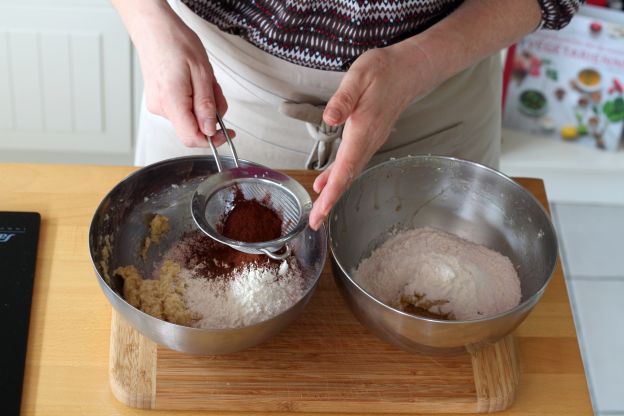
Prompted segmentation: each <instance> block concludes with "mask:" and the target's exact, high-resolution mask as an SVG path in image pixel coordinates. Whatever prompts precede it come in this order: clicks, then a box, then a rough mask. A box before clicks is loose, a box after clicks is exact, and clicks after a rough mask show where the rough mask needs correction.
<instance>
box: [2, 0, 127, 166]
mask: <svg viewBox="0 0 624 416" xmlns="http://www.w3.org/2000/svg"><path fill="white" fill-rule="evenodd" d="M132 74H133V70H132V55H131V44H130V40H129V37H128V35H127V33H126V31H125V29H124V27H123V25H122V23H121V20H120V19H119V17H118V16H117V14H116V13H115V11H114V10H113V8H112V7H111V6H110V5H109V3H108V2H106V1H95V0H93V1H87V0H83V1H71V0H65V1H63V0H59V1H55V2H50V1H45V0H41V1H34V0H28V1H18V0H15V1H7V0H0V158H1V159H2V160H6V159H7V158H6V157H4V158H2V153H4V154H5V156H6V155H18V154H20V155H24V154H28V153H31V152H33V153H39V154H42V153H43V154H45V152H51V154H55V155H57V159H51V160H58V155H66V156H67V158H66V159H68V161H76V160H75V159H76V156H78V155H81V156H87V157H86V159H87V160H86V161H88V162H92V161H97V160H100V159H99V158H97V157H89V155H109V156H110V157H111V158H112V160H128V161H129V160H131V154H132V147H133V139H132V121H133V108H132V100H133V97H132V95H133V94H132V87H131V86H132ZM72 156H73V158H72ZM17 159H25V158H24V157H18V158H17ZM39 159H40V158H39ZM61 159H62V158H61ZM64 161H65V160H64ZM102 161H104V162H105V161H106V159H105V158H104V159H102Z"/></svg>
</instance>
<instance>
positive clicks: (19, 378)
mask: <svg viewBox="0 0 624 416" xmlns="http://www.w3.org/2000/svg"><path fill="white" fill-rule="evenodd" d="M40 222H41V216H40V215H39V214H38V213H35V212H0V325H1V326H0V327H1V328H2V332H3V334H2V342H0V406H1V409H2V410H1V413H2V414H3V415H7V416H8V415H11V416H12V415H19V413H20V403H21V399H22V385H23V382H24V366H25V362H26V347H27V345H28V324H29V322H30V305H31V303H32V294H33V283H34V277H35V263H36V260H37V242H38V240H39V225H40Z"/></svg>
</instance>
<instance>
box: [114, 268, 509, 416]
mask: <svg viewBox="0 0 624 416" xmlns="http://www.w3.org/2000/svg"><path fill="white" fill-rule="evenodd" d="M110 352H111V354H110V383H111V388H112V391H113V393H114V395H115V397H117V399H118V400H120V401H121V402H122V403H125V404H126V405H128V406H132V407H138V408H145V409H177V410H213V411H225V410H227V411H250V412H268V411H290V412H351V413H363V412H366V413H377V412H379V413H420V412H423V413H475V412H493V411H498V410H503V409H506V408H507V407H508V406H510V405H511V404H512V403H513V400H514V397H515V394H516V389H517V387H518V383H519V365H518V358H517V354H516V347H515V342H514V339H513V337H512V336H511V335H510V336H508V337H506V338H505V339H503V340H501V341H499V342H497V343H496V344H493V345H490V346H487V347H485V348H484V349H481V350H479V351H477V352H472V353H465V354H462V355H457V356H443V357H440V356H428V355H419V354H410V353H407V352H403V351H400V350H398V349H397V348H395V347H393V346H391V345H389V344H386V343H385V342H383V341H381V340H379V339H377V338H376V337H375V336H374V335H372V334H371V333H369V332H368V331H367V330H366V329H365V328H364V327H363V326H362V325H361V324H360V323H359V322H358V321H357V320H356V319H355V318H354V317H353V315H352V314H351V312H350V310H349V309H348V307H347V306H346V304H345V302H344V301H343V300H342V298H341V297H340V294H339V293H338V290H337V288H336V287H335V285H334V282H333V280H332V276H331V272H330V271H329V269H328V268H327V267H326V268H325V270H324V273H323V276H322V277H321V281H320V283H319V286H318V288H317V291H316V293H315V294H314V296H313V298H312V300H311V301H310V303H309V304H308V305H307V307H306V310H305V311H304V313H303V314H302V316H301V317H300V318H299V319H298V320H297V321H295V322H294V323H293V324H291V325H290V326H289V327H288V328H287V329H286V330H285V331H283V332H282V333H281V334H279V335H277V336H276V337H274V338H273V339H271V340H269V341H267V342H265V343H263V344H261V345H259V346H257V347H255V348H253V349H250V350H247V351H244V352H241V353H237V354H231V355H224V356H204V357H202V356H193V355H186V354H182V353H178V352H175V351H171V350H168V349H166V348H164V347H161V346H158V345H156V344H155V343H153V342H152V341H150V340H148V339H147V338H145V337H143V336H142V335H141V334H139V333H138V332H137V331H135V330H134V329H133V328H131V327H130V326H129V325H128V324H127V323H126V322H125V321H124V320H123V318H122V317H121V316H119V315H117V314H116V313H115V312H114V311H113V320H112V326H111V350H110Z"/></svg>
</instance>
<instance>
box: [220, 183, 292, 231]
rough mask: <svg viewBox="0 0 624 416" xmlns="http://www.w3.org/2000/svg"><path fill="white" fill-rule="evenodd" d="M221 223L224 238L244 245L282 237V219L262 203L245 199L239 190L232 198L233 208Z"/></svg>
mask: <svg viewBox="0 0 624 416" xmlns="http://www.w3.org/2000/svg"><path fill="white" fill-rule="evenodd" d="M266 198H267V199H268V195H267V197H266ZM265 203H266V201H265ZM222 223H223V229H222V230H221V233H222V234H223V235H224V236H226V237H227V238H231V239H232V240H236V241H243V242H245V243H260V242H264V241H271V240H275V239H277V238H279V237H280V236H281V235H282V219H281V218H280V217H279V215H278V214H277V212H275V211H273V210H272V209H271V208H269V207H268V206H266V205H264V204H263V203H262V201H258V200H256V199H245V197H244V196H243V193H242V192H241V191H240V190H239V189H237V190H236V195H235V197H234V208H232V210H231V211H230V212H229V213H228V214H227V215H226V216H225V218H224V219H223V222H222Z"/></svg>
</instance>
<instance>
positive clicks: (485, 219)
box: [329, 156, 557, 353]
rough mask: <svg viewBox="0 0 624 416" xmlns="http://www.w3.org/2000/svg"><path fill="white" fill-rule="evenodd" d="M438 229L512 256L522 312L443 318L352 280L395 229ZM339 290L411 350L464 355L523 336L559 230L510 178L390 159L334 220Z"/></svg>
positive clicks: (426, 160) (361, 314)
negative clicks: (414, 310)
mask: <svg viewBox="0 0 624 416" xmlns="http://www.w3.org/2000/svg"><path fill="white" fill-rule="evenodd" d="M424 226H429V227H434V228H438V229H441V230H444V231H447V232H450V233H453V234H456V235H458V236H460V237H463V238H465V239H468V240H471V241H473V242H476V243H479V244H483V245H485V246H487V247H489V248H491V249H494V250H496V251H498V252H500V253H502V254H504V255H505V256H507V257H509V259H510V260H511V262H512V263H513V264H514V266H515V267H516V269H517V271H518V275H519V277H520V280H521V289H522V300H521V302H520V304H519V305H518V306H516V307H515V308H513V309H511V310H509V311H507V312H504V313H501V314H498V315H495V316H492V317H488V318H483V319H479V320H471V321H443V320H437V319H429V318H424V317H419V316H414V315H411V314H407V313H404V312H402V311H400V310H398V309H394V308H392V307H390V306H388V305H385V304H383V303H382V302H380V301H379V300H377V299H375V297H374V296H372V295H371V294H370V293H367V292H366V291H365V290H363V289H362V288H361V287H360V286H359V285H358V284H357V283H356V282H355V281H354V280H353V279H352V278H351V274H352V272H353V271H354V270H355V269H356V267H357V265H358V264H359V262H360V261H361V260H362V259H363V258H366V257H368V255H370V253H371V251H372V250H373V249H375V248H376V247H377V246H378V245H379V244H380V243H381V242H383V240H384V239H385V236H387V233H388V232H389V231H390V230H392V229H396V228H398V229H406V228H413V227H424ZM329 238H330V249H331V253H332V266H333V271H334V277H335V280H336V283H337V285H338V287H339V289H340V291H341V293H342V295H343V296H344V298H345V299H346V301H347V303H348V304H349V306H350V308H351V310H352V311H353V313H354V314H355V316H356V317H357V318H358V319H359V320H360V321H361V322H362V323H363V324H364V325H365V326H367V327H368V328H369V329H370V330H371V331H372V332H374V333H375V334H376V335H377V336H379V337H380V338H382V339H384V340H386V341H388V342H390V343H392V344H394V345H396V346H398V347H400V348H403V349H405V350H408V351H419V352H426V353H455V352H459V351H462V350H463V349H464V348H465V347H471V348H478V347H480V346H482V345H485V344H487V343H491V342H494V341H497V340H499V339H500V338H502V337H503V336H505V335H507V334H508V333H510V332H511V331H513V330H514V328H516V327H517V326H518V325H519V324H520V323H521V322H522V320H523V319H524V318H525V317H526V316H527V314H528V313H529V311H530V310H531V309H532V308H533V306H534V305H535V303H536V302H537V301H538V300H539V299H540V297H541V296H542V294H543V293H544V289H545V288H546V286H547V284H548V282H549V280H550V277H551V275H552V272H553V270H554V267H555V263H556V260H557V239H556V236H555V231H554V229H553V226H552V224H551V222H550V220H549V217H548V215H547V213H546V212H545V211H544V209H543V208H542V206H541V205H540V204H539V202H538V201H537V200H536V199H535V198H534V197H533V196H532V195H531V194H530V193H529V192H527V191H526V190H525V189H524V188H522V187H521V186H520V185H518V184H517V183H515V182H514V181H513V180H511V179H510V178H508V177H506V176H504V175H503V174H501V173H499V172H497V171H495V170H492V169H489V168H487V167H485V166H482V165H479V164H476V163H472V162H468V161H463V160H459V159H454V158H449V157H440V156H416V157H407V158H402V159H396V160H390V161H388V162H385V163H383V164H381V165H378V166H375V167H373V168H371V169H369V170H367V171H366V172H364V173H363V174H362V175H360V176H359V177H358V178H356V180H355V181H354V183H353V184H352V186H351V187H350V188H349V190H348V191H347V192H346V193H345V194H344V195H343V196H342V197H341V198H340V200H339V201H338V203H337V205H336V206H335V207H334V209H333V210H332V212H331V215H330V218H329Z"/></svg>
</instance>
